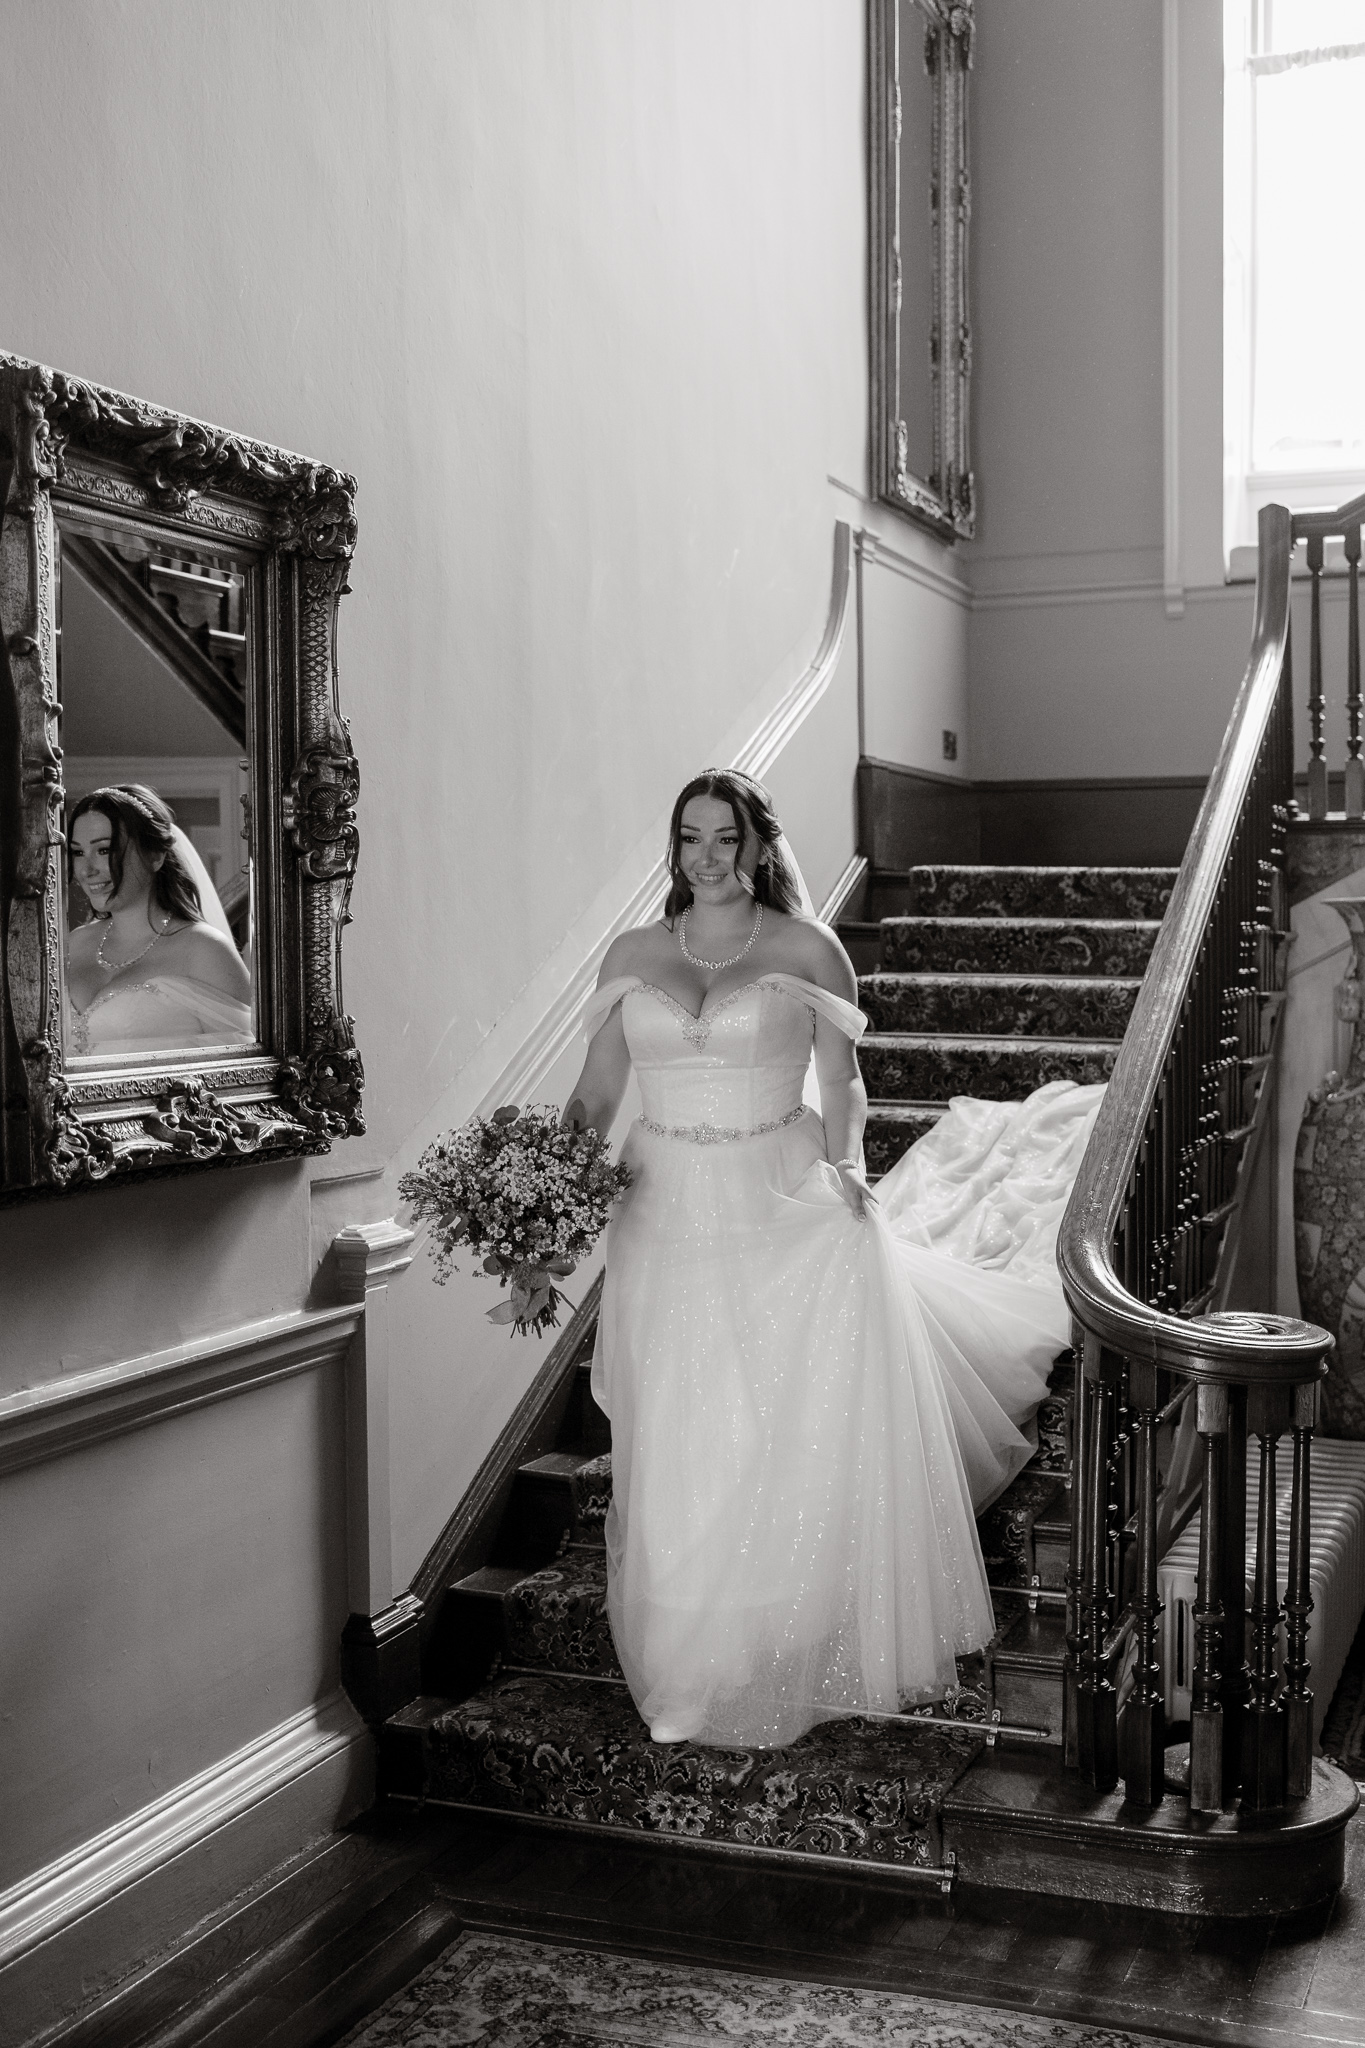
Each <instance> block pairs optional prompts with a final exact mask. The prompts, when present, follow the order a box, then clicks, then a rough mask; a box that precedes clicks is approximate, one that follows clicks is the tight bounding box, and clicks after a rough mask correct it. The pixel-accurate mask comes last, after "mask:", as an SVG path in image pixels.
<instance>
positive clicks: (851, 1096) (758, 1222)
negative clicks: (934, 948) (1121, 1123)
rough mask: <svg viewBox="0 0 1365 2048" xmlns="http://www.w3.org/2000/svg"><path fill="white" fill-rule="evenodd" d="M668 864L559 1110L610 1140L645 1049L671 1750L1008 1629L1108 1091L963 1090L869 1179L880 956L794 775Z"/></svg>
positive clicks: (897, 1704)
mask: <svg viewBox="0 0 1365 2048" xmlns="http://www.w3.org/2000/svg"><path fill="white" fill-rule="evenodd" d="M669 865H670V869H671V874H672V889H671V892H670V895H669V899H668V903H667V905H666V907H665V911H664V915H663V917H662V918H661V919H660V921H659V922H658V923H656V924H651V925H648V926H644V927H641V928H640V929H638V930H636V931H631V932H626V933H623V934H622V935H621V937H620V938H618V939H616V940H614V941H613V943H612V945H611V947H610V948H609V949H608V952H607V956H606V959H605V960H604V962H603V967H602V975H601V979H600V981H599V984H598V990H597V995H596V997H595V998H594V1001H593V1004H592V1005H591V1007H590V1010H589V1016H588V1032H589V1050H588V1056H587V1060H586V1063H585V1065H584V1068H583V1072H582V1075H581V1077H580V1079H579V1082H578V1085H577V1088H576V1090H575V1091H574V1095H573V1097H572V1098H571V1100H570V1103H569V1107H568V1109H567V1110H566V1112H565V1117H566V1120H567V1121H572V1122H577V1123H579V1124H584V1125H591V1126H592V1127H593V1128H594V1129H596V1130H598V1131H600V1132H601V1133H603V1135H605V1134H606V1133H607V1132H608V1131H609V1130H610V1128H611V1125H612V1122H613V1120H614V1118H615V1116H616V1113H617V1111H618V1109H619V1108H620V1105H621V1102H622V1099H623V1096H624V1093H625V1088H626V1083H627V1080H628V1077H629V1074H630V1071H631V1069H632V1068H633V1069H634V1071H635V1074H636V1076H637V1079H638V1081H639V1084H640V1093H641V1099H642V1102H643V1107H644V1115H643V1116H642V1117H640V1118H638V1119H637V1120H636V1122H635V1123H634V1124H633V1125H632V1126H631V1129H630V1132H629V1134H628V1136H627V1138H626V1140H625V1143H624V1145H623V1147H622V1153H621V1156H622V1159H623V1160H624V1162H625V1164H626V1165H627V1166H628V1167H629V1168H630V1171H631V1175H632V1184H631V1186H630V1188H629V1190H628V1191H627V1193H626V1194H625V1195H624V1196H623V1198H622V1200H621V1202H620V1204H619V1206H618V1208H617V1211H616V1214H615V1216H614V1217H613V1220H612V1222H611V1225H610V1229H609V1233H608V1238H607V1266H606V1279H605V1285H604V1289H603V1294H602V1304H601V1311H600V1315H599V1320H598V1334H597V1350H596V1355H595V1358H594V1361H593V1392H594V1394H595V1396H596V1398H597V1400H598V1403H599V1405H600V1406H601V1407H602V1409H603V1410H604V1411H605V1412H606V1414H607V1415H608V1417H609V1418H610V1421H611V1435H612V1505H611V1509H610V1512H609V1514H608V1517H607V1528H606V1541H607V1565H608V1579H607V1587H608V1591H607V1611H608V1616H609V1618H610V1622H611V1628H612V1634H613V1637H614V1639H615V1643H616V1648H617V1652H618V1654H619V1656H620V1660H621V1667H622V1670H623V1672H624V1673H625V1676H626V1679H627V1681H628V1683H629V1685H630V1689H631V1692H632V1695H633V1696H634V1699H635V1702H636V1705H637V1707H638V1708H639V1710H640V1713H641V1715H642V1717H643V1718H644V1719H645V1720H646V1721H647V1722H648V1723H649V1726H650V1733H651V1736H652V1737H653V1739H654V1740H655V1741H656V1742H678V1741H694V1742H697V1741H699V1742H703V1743H708V1744H717V1745H722V1746H729V1745H735V1746H738V1747H743V1748H749V1747H751V1746H752V1747H765V1746H772V1745H779V1744H783V1743H787V1742H791V1741H793V1740H794V1739H795V1738H796V1737H797V1736H798V1735H800V1734H802V1733H803V1732H804V1731H805V1730H806V1729H808V1728H809V1727H811V1726H812V1724H813V1723H815V1722H816V1721H819V1720H821V1719H822V1718H825V1717H827V1716H828V1715H830V1714H838V1713H849V1712H853V1713H858V1712H869V1711H871V1712H892V1713H894V1712H896V1711H897V1710H898V1709H900V1708H902V1707H903V1706H905V1705H907V1704H910V1703H913V1702H918V1701H925V1700H932V1699H939V1698H942V1697H943V1696H944V1694H945V1693H947V1692H948V1691H949V1690H950V1689H951V1688H952V1686H953V1684H954V1682H955V1679H956V1668H955V1657H956V1655H958V1654H961V1653H964V1652H967V1651H971V1650H975V1649H979V1648H981V1647H982V1646H983V1645H984V1644H985V1643H987V1642H988V1641H989V1639H990V1637H991V1635H992V1633H993V1631H994V1627H995V1620H994V1615H993V1613H992V1608H991V1601H990V1596H989V1593H988V1591H987V1587H986V1575H985V1567H984V1563H983V1560H982V1555H981V1548H980V1544H979V1541H978V1538H977V1533H976V1522H975V1516H976V1514H977V1513H979V1512H980V1510H981V1509H982V1507H984V1506H985V1504H986V1503H987V1502H988V1501H989V1500H990V1499H992V1498H993V1497H994V1496H995V1495H996V1494H997V1493H998V1492H999V1491H1000V1490H1001V1489H1002V1488H1003V1487H1004V1486H1005V1485H1006V1484H1007V1482H1008V1481H1009V1480H1010V1479H1011V1478H1012V1477H1013V1475H1014V1474H1015V1472H1017V1471H1018V1470H1019V1469H1020V1467H1021V1466H1022V1465H1023V1464H1024V1462H1025V1461H1026V1460H1027V1458H1028V1457H1029V1456H1030V1454H1031V1449H1032V1445H1031V1442H1030V1439H1029V1434H1028V1432H1029V1429H1030V1427H1031V1423H1032V1417H1033V1414H1034V1411H1035V1410H1036V1408H1037V1405H1038V1402H1039V1400H1040V1398H1041V1397H1042V1395H1043V1393H1044V1391H1045V1389H1046V1382H1047V1373H1048V1369H1049V1367H1050V1365H1051V1363H1052V1360H1053V1359H1054V1357H1055V1356H1056V1354H1057V1353H1058V1352H1059V1351H1060V1350H1062V1349H1063V1348H1064V1347H1065V1345H1066V1344H1067V1342H1068V1339H1069V1317H1068V1314H1067V1309H1066V1304H1065V1301H1064V1299H1063V1296H1062V1289H1061V1282H1060V1280H1059V1278H1058V1274H1057V1266H1056V1238H1057V1227H1058V1224H1059V1222H1060V1220H1061V1215H1062V1211H1063V1209H1064V1207H1065V1204H1066V1200H1067V1196H1068V1194H1069V1191H1070V1188H1071V1184H1072V1181H1073V1179H1074V1177H1075V1174H1076V1170H1077V1168H1078V1166H1079V1163H1080V1159H1081V1155H1082V1153H1083V1151H1084V1148H1085V1144H1086V1140H1087V1138H1088V1136H1089V1132H1090V1129H1091V1126H1092V1124H1093V1121H1094V1115H1095V1112H1096V1110H1097V1108H1098V1105H1099V1100H1100V1097H1101V1096H1102V1094H1103V1089H1102V1088H1099V1087H1076V1086H1075V1085H1073V1084H1072V1083H1069V1082H1055V1083H1052V1084H1050V1085H1049V1086H1047V1087H1044V1088H1041V1089H1038V1090H1037V1091H1035V1093H1034V1094H1033V1095H1032V1096H1030V1097H1029V1099H1028V1100H1027V1101H1025V1102H985V1101H975V1100H969V1099H966V1098H959V1099H958V1100H957V1101H955V1102H954V1103H953V1104H952V1105H951V1107H950V1109H949V1110H948V1112H947V1114H946V1115H945V1116H944V1117H943V1119H942V1121H941V1122H940V1123H939V1124H938V1125H937V1126H936V1128H935V1129H934V1131H932V1132H931V1133H930V1134H929V1135H927V1136H926V1137H925V1138H923V1139H921V1140H920V1142H919V1143H918V1144H917V1145H915V1146H913V1147H912V1148H911V1150H910V1151H909V1152H908V1153H907V1154H906V1155H905V1156H904V1158H903V1159H902V1160H901V1161H900V1162H899V1163H898V1165H897V1166H896V1167H894V1168H893V1169H892V1171H891V1172H890V1173H889V1174H887V1175H886V1176H885V1177H884V1179H882V1180H881V1181H880V1182H879V1183H878V1184H877V1186H876V1189H875V1190H873V1189H872V1188H871V1187H870V1186H869V1184H868V1181H867V1178H866V1175H865V1171H864V1166H863V1160H862V1135H863V1125H864V1122H865V1120H866V1115H867V1095H866V1091H865V1089H864V1086H863V1082H862V1078H861V1075H860V1073H859V1070H858V1060H857V1054H856V1051H855V1047H856V1044H857V1040H858V1038H859V1036H860V1035H861V1033H862V1031H863V1029H864V1027H865V1024H866V1019H865V1018H864V1017H863V1015H862V1013H861V1012H860V1011H859V1010H858V1009H857V1007H856V1004H855V1001H854V998H855V997H856V995H857V992H858V991H857V980H856V977H855V975H854V972H853V968H852V966H851V964H850V962H849V959H848V956H847V954H846V953H845V952H844V949H843V947H842V946H841V945H840V943H839V941H838V939H837V938H836V937H835V935H834V933H833V932H832V931H830V930H829V929H828V928H827V927H826V926H824V925H821V924H819V923H818V922H817V921H816V920H815V918H814V917H812V916H810V915H808V914H806V911H805V910H803V907H802V906H803V900H804V902H805V904H806V905H807V906H808V904H809V899H808V898H804V899H803V894H802V890H801V885H800V878H799V872H798V871H797V870H796V869H795V865H794V862H793V861H792V858H791V854H790V849H789V847H788V846H787V843H786V841H785V839H784V838H783V837H782V834H781V830H780V827H779V826H778V822H777V819H776V817H775V815H774V813H773V809H772V804H771V801H770V799H769V798H768V796H767V793H766V791H764V790H763V789H762V788H761V787H760V786H759V785H758V784H757V783H755V782H753V781H752V780H751V779H750V778H749V777H747V776H744V775H740V774H738V773H736V772H733V771H728V770H727V771H723V772H716V771H712V772H710V773H709V774H707V775H704V776H701V777H698V778H697V779H696V780H695V781H694V782H691V783H689V784H688V785H687V787H686V788H685V789H684V790H683V791H682V793H681V795H680V796H679V798H678V800H677V803H676V805H675V806H674V811H673V820H672V826H671V830H670V844H669ZM812 1078H813V1080H814V1082H815V1083H816V1084H817V1086H818V1099H819V1104H820V1110H819V1113H817V1111H816V1109H815V1107H814V1104H813V1101H812V1099H811V1098H812V1094H813V1092H814V1091H813V1090H812V1089H811V1087H810V1082H811V1080H812Z"/></svg>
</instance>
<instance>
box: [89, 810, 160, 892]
mask: <svg viewBox="0 0 1365 2048" xmlns="http://www.w3.org/2000/svg"><path fill="white" fill-rule="evenodd" d="M113 847H114V826H113V822H112V820H111V819H109V818H106V817H105V815H104V813H103V811H86V812H85V813H84V814H83V816H81V817H79V818H77V820H76V822H75V824H74V825H73V826H72V827H71V872H72V874H73V875H74V876H75V878H76V880H77V881H78V882H79V883H80V885H81V887H82V889H84V891H85V893H86V896H87V897H88V898H89V902H90V907H91V909H92V910H93V911H94V912H95V915H96V916H97V917H104V916H107V915H112V913H113V912H114V911H116V910H128V909H131V908H134V907H135V906H136V905H137V904H139V903H145V902H146V901H147V898H148V896H149V895H150V894H151V888H152V876H153V875H154V874H155V872H156V869H155V868H153V867H152V866H151V865H150V864H149V863H148V861H147V860H146V859H145V858H144V856H143V853H142V849H141V847H140V846H138V844H137V842H136V840H134V839H131V838H128V839H125V840H124V842H123V846H122V849H121V852H122V867H123V873H122V876H121V878H120V881H119V884H118V887H117V888H115V886H114V876H113V868H112V863H111V861H110V854H111V853H112V851H113ZM158 865H159V863H158Z"/></svg>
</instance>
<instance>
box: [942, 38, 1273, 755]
mask: <svg viewBox="0 0 1365 2048" xmlns="http://www.w3.org/2000/svg"><path fill="white" fill-rule="evenodd" d="M978 18H979V31H978V37H977V48H976V65H975V70H974V73H973V78H972V86H971V93H972V99H971V119H972V151H973V180H972V182H973V195H972V223H971V235H972V290H973V301H974V303H973V344H974V352H973V374H974V381H973V389H972V403H973V423H974V424H973V434H974V450H973V454H974V461H975V466H976V474H977V483H978V495H979V503H980V522H979V528H978V535H977V539H976V541H975V542H974V543H973V545H972V546H971V548H970V549H969V550H968V551H967V574H968V577H969V580H970V581H971V583H972V586H973V590H974V592H975V593H976V596H977V599H978V603H977V606H976V608H975V609H974V610H973V613H972V617H971V625H970V632H969V637H968V648H969V672H970V679H971V680H970V699H971V723H972V731H973V748H974V756H973V760H974V772H975V773H976V774H978V775H980V776H983V777H986V778H1012V777H1029V776H1051V775H1082V776H1083V775H1119V774H1126V775H1188V774H1198V773H1202V772H1205V771H1206V770H1207V769H1208V768H1209V767H1210V766H1211V765H1212V762H1213V757H1214V754H1215V752H1216V750H1217V746H1218V742H1219V740H1220V738H1221V736H1222V732H1223V727H1224V725H1225V723H1226V719H1227V715H1228V711H1229V709H1230V707H1231V703H1232V699H1233V696H1234V695H1235V692H1236V687H1237V683H1238V680H1239V678H1240V675H1241V671H1242V667H1243V664H1244V662H1245V659H1246V654H1247V649H1248V646H1249V644H1250V636H1251V593H1250V591H1249V590H1248V589H1245V588H1241V589H1225V588H1224V585H1223V566H1222V552H1221V517H1222V511H1221V468H1222V160H1221V149H1222V140H1221V87H1222V73H1221V65H1222V39H1221V7H1220V5H1219V0H1181V4H1180V7H1179V10H1178V24H1179V46H1178V51H1177V70H1178V76H1179V92H1178V107H1179V115H1178V152H1177V156H1178V166H1179V171H1178V180H1177V245H1178V249H1179V268H1178V278H1177V292H1176V303H1177V307H1178V316H1179V330H1178V331H1179V341H1178V363H1179V375H1178V408H1179V421H1180V453H1179V462H1178V469H1179V476H1178V503H1179V522H1178V523H1179V532H1180V563H1179V572H1180V579H1179V580H1180V581H1181V583H1182V584H1183V585H1184V586H1185V590H1186V603H1185V609H1184V613H1183V615H1182V616H1179V617H1168V615H1167V611H1166V606H1165V603H1164V600H1163V594H1162V579H1163V567H1164V564H1163V547H1164V520H1163V483H1164V477H1163V420H1164V404H1163V349H1162V339H1163V303H1164V301H1163V271H1162V264H1163V127H1162V119H1163V89H1162V80H1163V50H1162V4H1161V0H1128V4H1125V5H1122V6H1120V5H1112V4H1110V5H1103V6H1097V5H1095V4H1094V0H1031V4H1030V5H1029V6H1027V7H1020V6H1017V5H1014V4H1011V0H979V5H978Z"/></svg>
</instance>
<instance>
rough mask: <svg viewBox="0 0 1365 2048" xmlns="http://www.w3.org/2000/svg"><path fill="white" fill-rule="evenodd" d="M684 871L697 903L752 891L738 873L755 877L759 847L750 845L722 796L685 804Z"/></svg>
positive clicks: (720, 900)
mask: <svg viewBox="0 0 1365 2048" xmlns="http://www.w3.org/2000/svg"><path fill="white" fill-rule="evenodd" d="M679 836H680V841H681V845H680V859H681V865H682V871H683V873H684V875H686V877H687V879H688V881H689V882H690V883H691V885H692V894H693V896H694V897H695V898H696V900H697V902H698V903H715V904H722V903H729V902H730V901H732V900H733V899H734V898H736V897H738V896H741V895H745V894H747V893H749V892H748V891H746V890H745V888H744V884H743V883H742V882H741V881H740V879H739V876H740V873H741V872H742V873H743V874H745V875H747V876H748V877H749V879H750V880H751V881H752V879H753V872H754V867H755V865H756V859H757V853H758V848H757V846H756V845H753V846H747V847H746V845H745V843H744V834H743V832H742V830H741V828H740V826H739V825H738V824H737V822H736V820H735V814H734V812H733V811H732V810H731V808H730V806H729V804H727V803H726V802H725V801H724V800H723V798H721V797H718V796H694V797H693V798H691V800H690V801H689V802H688V803H687V804H686V805H685V806H684V808H683V814H682V821H681V828H680V834H679Z"/></svg>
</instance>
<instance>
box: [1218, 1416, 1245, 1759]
mask: <svg viewBox="0 0 1365 2048" xmlns="http://www.w3.org/2000/svg"><path fill="white" fill-rule="evenodd" d="M1227 1398H1228V1417H1227V1435H1226V1436H1225V1438H1224V1440H1223V1460H1222V1492H1223V1526H1222V1532H1221V1535H1220V1538H1219V1550H1220V1553H1221V1561H1222V1567H1223V1570H1222V1605H1223V1683H1222V1688H1221V1691H1222V1699H1223V1796H1224V1799H1225V1800H1232V1799H1235V1798H1236V1796H1237V1793H1238V1791H1239V1790H1240V1787H1241V1782H1242V1749H1243V1738H1244V1734H1245V1726H1246V1711H1247V1700H1248V1697H1249V1696H1250V1692H1251V1674H1250V1672H1249V1670H1248V1668H1247V1658H1246V1627H1247V1579H1246V1555H1247V1390H1246V1388H1245V1387H1229V1388H1228V1389H1227Z"/></svg>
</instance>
